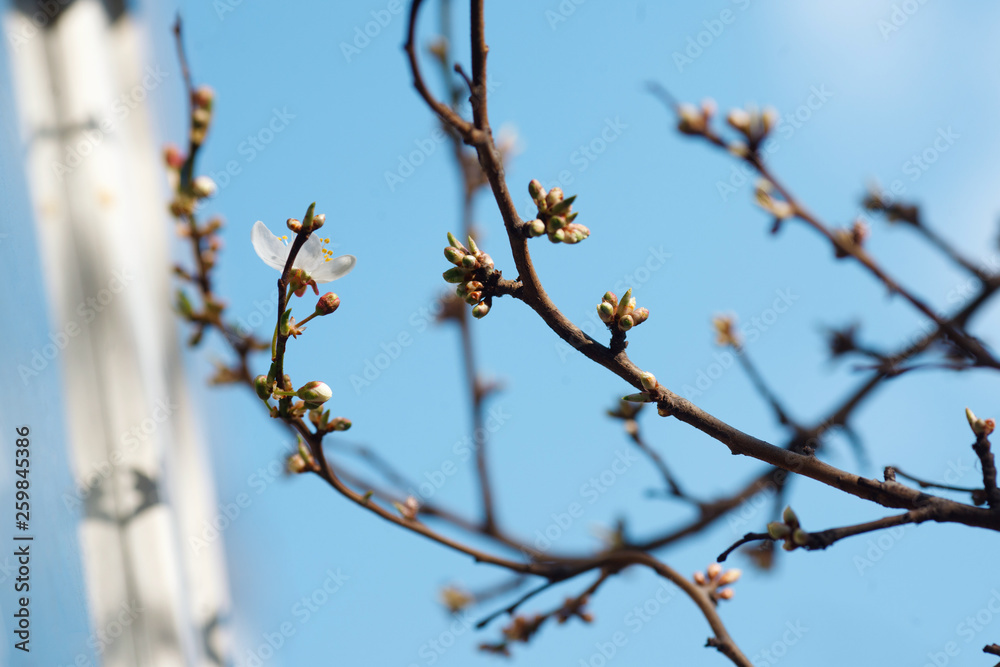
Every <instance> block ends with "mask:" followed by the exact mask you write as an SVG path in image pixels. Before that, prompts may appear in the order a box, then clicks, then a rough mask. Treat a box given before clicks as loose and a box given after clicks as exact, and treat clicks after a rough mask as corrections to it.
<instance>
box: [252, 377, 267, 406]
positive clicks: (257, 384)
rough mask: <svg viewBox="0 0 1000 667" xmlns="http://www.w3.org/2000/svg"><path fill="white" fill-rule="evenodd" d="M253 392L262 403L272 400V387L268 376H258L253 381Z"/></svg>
mask: <svg viewBox="0 0 1000 667" xmlns="http://www.w3.org/2000/svg"><path fill="white" fill-rule="evenodd" d="M253 390H254V391H255V392H257V396H258V397H259V398H260V399H261V400H262V401H266V400H267V399H269V398H271V387H270V383H269V382H268V381H267V376H266V375H258V376H257V377H255V378H254V379H253Z"/></svg>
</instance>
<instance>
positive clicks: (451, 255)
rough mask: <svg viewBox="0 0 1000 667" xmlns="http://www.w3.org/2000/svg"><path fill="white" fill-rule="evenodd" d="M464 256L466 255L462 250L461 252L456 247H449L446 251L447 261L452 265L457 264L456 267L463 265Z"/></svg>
mask: <svg viewBox="0 0 1000 667" xmlns="http://www.w3.org/2000/svg"><path fill="white" fill-rule="evenodd" d="M464 256H465V253H463V252H462V251H461V250H459V249H458V248H456V247H454V246H448V247H447V248H445V249H444V257H445V259H447V260H448V261H449V262H451V263H452V264H455V265H456V266H457V265H459V264H461V263H462V257H464Z"/></svg>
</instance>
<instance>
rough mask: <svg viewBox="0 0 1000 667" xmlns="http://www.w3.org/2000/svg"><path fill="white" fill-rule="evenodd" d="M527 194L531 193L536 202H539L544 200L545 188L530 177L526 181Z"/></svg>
mask: <svg viewBox="0 0 1000 667" xmlns="http://www.w3.org/2000/svg"><path fill="white" fill-rule="evenodd" d="M528 194H529V195H531V198H532V199H533V200H534V202H535V203H536V204H540V203H541V202H543V201H544V200H545V188H543V187H542V184H541V183H539V182H538V181H537V180H536V179H532V180H531V182H530V183H528Z"/></svg>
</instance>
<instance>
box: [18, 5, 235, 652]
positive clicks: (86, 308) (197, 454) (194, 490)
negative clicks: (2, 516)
mask: <svg viewBox="0 0 1000 667" xmlns="http://www.w3.org/2000/svg"><path fill="white" fill-rule="evenodd" d="M3 23H4V30H5V34H6V35H7V36H8V44H7V45H8V52H7V55H8V61H7V62H8V63H9V67H10V77H11V81H10V83H11V88H10V89H9V92H12V93H13V95H12V97H13V100H11V101H16V104H14V105H13V106H12V107H5V109H4V115H5V116H7V117H8V120H7V126H8V128H10V127H12V126H14V125H15V122H14V118H16V119H17V120H16V126H17V129H18V135H17V137H16V138H15V137H8V139H9V140H10V139H13V141H11V142H10V143H7V144H6V145H7V147H8V152H9V153H8V154H10V155H17V154H18V153H20V154H21V155H22V156H23V160H24V162H23V164H24V179H25V181H26V185H27V190H28V193H29V194H30V207H31V216H30V218H28V219H31V220H34V221H35V225H34V229H35V231H36V235H35V243H36V244H37V245H36V246H35V247H36V249H37V253H38V258H37V261H38V268H39V271H38V272H37V274H36V277H35V278H33V279H30V280H37V281H38V283H39V287H41V288H42V289H43V290H44V291H43V293H42V294H43V299H42V303H44V304H45V310H46V311H47V315H48V322H49V327H50V331H51V332H53V335H51V336H49V337H48V340H47V341H45V343H44V344H43V345H42V346H41V347H40V348H38V351H39V352H40V355H39V356H37V357H34V355H32V356H33V358H31V359H21V360H19V361H18V364H17V368H18V376H19V377H17V378H12V379H10V380H8V381H9V382H11V383H12V384H13V385H20V384H21V383H23V384H25V385H27V384H30V383H32V382H37V381H38V377H39V375H40V374H41V373H42V372H45V371H47V370H49V371H51V372H53V373H56V374H58V377H59V378H60V381H59V382H60V386H61V391H60V392H59V393H60V394H61V397H62V400H63V401H64V406H63V407H64V413H63V414H62V415H60V414H58V412H56V411H53V412H54V414H51V415H49V419H52V420H53V422H54V423H61V424H64V425H65V428H64V431H63V433H64V438H65V439H64V440H63V442H64V443H65V448H66V449H65V454H66V458H65V465H66V467H67V469H68V473H69V476H70V485H69V486H68V487H67V486H66V485H65V484H64V485H63V488H61V489H58V490H59V491H60V493H59V494H58V497H59V499H60V500H61V502H60V503H59V504H60V505H63V507H61V508H59V509H57V510H55V511H56V512H61V513H65V512H67V511H68V512H69V513H70V515H71V516H73V517H75V518H76V519H77V523H76V525H75V526H73V524H72V523H69V525H70V526H71V527H72V530H73V531H74V533H75V535H76V540H71V539H68V536H67V538H66V539H67V542H68V543H73V542H77V543H78V546H79V565H77V564H76V563H73V562H72V559H73V556H74V555H76V554H74V553H73V552H69V553H64V554H61V555H60V558H61V559H64V564H65V565H68V566H71V567H72V566H79V567H81V568H82V574H83V581H82V582H80V583H78V584H77V586H76V588H77V590H78V591H79V589H80V588H83V589H85V591H86V608H87V611H88V617H89V624H90V627H91V638H92V639H93V640H94V641H89V642H86V643H85V644H84V645H82V646H79V647H77V648H76V650H77V651H80V652H79V653H76V656H77V657H79V656H83V657H85V658H86V659H87V660H96V661H97V662H98V663H99V664H103V665H111V666H116V665H120V666H122V667H125V666H133V665H134V666H144V665H181V664H183V665H221V664H224V662H223V652H224V651H226V650H227V647H226V645H225V643H224V641H223V640H222V635H223V632H222V628H221V626H222V624H223V623H224V621H225V617H226V615H227V614H228V610H229V602H228V593H227V579H226V575H225V567H224V563H223V558H222V551H221V549H220V546H219V544H218V543H213V544H206V545H205V546H204V547H203V548H200V549H197V550H192V549H191V548H189V547H188V545H187V544H186V543H185V541H184V539H183V537H184V536H185V535H190V534H193V533H194V532H195V531H196V529H197V526H199V525H200V524H201V522H203V521H204V520H206V519H207V518H210V512H211V510H213V509H214V505H215V492H214V486H213V482H212V474H211V467H210V465H209V462H208V456H207V454H206V452H205V441H204V439H203V438H202V437H201V436H200V435H199V428H198V427H197V425H196V420H195V418H194V413H193V412H192V409H191V407H192V406H191V405H190V401H189V399H188V398H187V392H185V391H184V383H185V379H184V373H183V371H182V366H181V361H180V353H181V351H180V349H181V348H180V345H179V342H178V339H177V336H176V334H175V331H176V327H175V325H174V321H173V314H172V312H171V311H170V309H169V308H164V304H166V303H169V294H170V274H169V272H168V271H165V270H164V269H165V267H168V266H169V263H170V253H169V247H170V243H169V241H170V230H169V228H168V227H167V226H166V225H165V224H164V220H165V218H164V214H163V199H164V186H163V172H162V169H161V168H160V147H159V146H158V145H157V140H156V139H155V136H154V132H153V126H152V118H151V114H150V112H149V99H150V97H151V96H153V95H155V91H156V89H157V88H158V87H159V85H160V84H161V83H162V82H163V80H164V79H165V78H166V77H168V76H175V73H174V72H172V71H167V70H164V69H163V68H162V67H160V66H159V65H156V66H153V65H151V64H150V62H149V53H148V51H147V49H146V48H145V45H144V44H143V38H142V32H141V31H140V30H138V29H137V26H136V21H135V18H134V17H133V16H132V14H131V12H130V10H129V9H128V8H127V7H126V6H125V5H124V4H123V3H121V2H110V1H109V2H100V1H98V0H77V1H74V2H56V1H53V2H38V3H35V2H28V1H23V2H17V3H15V4H14V6H11V7H8V8H7V11H6V12H5V14H4V18H3ZM8 100H10V98H9V97H8ZM39 279H40V280H39ZM24 282H25V278H24V276H23V275H22V276H18V277H12V280H11V281H10V282H8V283H7V285H20V284H22V283H24ZM15 289H17V288H15ZM26 328H27V327H23V328H22V327H18V330H15V331H11V332H10V333H11V334H12V336H13V337H18V336H20V335H23V334H22V331H24V329H26ZM50 365H51V366H52V368H51V369H49V368H47V367H48V366H50ZM32 412H34V411H27V412H22V413H21V416H17V413H16V412H12V413H10V414H9V416H8V418H9V419H14V420H21V421H26V422H27V423H28V424H29V425H30V426H32V427H34V428H39V427H40V426H41V424H38V423H37V420H36V419H30V418H26V417H25V416H24V415H26V414H27V415H31V414H32ZM36 414H37V413H36ZM58 442H59V440H57V439H53V440H52V441H51V442H50V443H47V444H46V443H43V442H42V439H41V438H39V442H38V444H36V445H35V447H37V448H39V449H41V448H43V447H44V448H49V447H51V446H53V445H56V444H57V443H58ZM53 449H54V447H53ZM53 453H55V452H54V451H53ZM32 473H33V482H34V484H35V487H34V488H35V489H37V490H36V491H35V498H36V502H39V501H40V500H41V497H42V495H43V494H48V493H52V492H54V491H56V490H57V489H56V488H53V481H54V479H55V478H54V477H50V476H49V473H48V472H47V471H46V468H45V467H44V466H42V465H40V462H36V467H35V468H34V469H33V470H32ZM36 507H38V506H37V505H36ZM44 515H45V512H44V511H40V508H39V510H36V514H35V516H36V517H42V516H44ZM42 520H43V521H44V519H42ZM36 530H37V529H36ZM35 548H36V549H37V551H38V552H46V551H48V552H50V553H49V554H48V555H49V557H54V556H55V554H54V553H51V550H52V549H53V545H51V544H50V543H49V540H46V539H44V538H43V537H42V536H39V540H38V541H37V542H36V543H35ZM42 567H43V566H41V565H37V566H36V568H38V569H36V582H37V584H36V589H35V590H36V591H37V592H36V593H35V594H36V595H45V592H46V591H45V588H46V584H45V583H44V582H46V580H47V578H48V575H47V574H46V573H45V572H44V571H42ZM81 584H82V585H81ZM48 593H49V594H55V591H49V592H48ZM50 622H51V621H49V623H50ZM36 624H37V625H36V627H35V634H34V642H33V643H32V648H33V653H32V655H31V659H32V660H37V662H31V664H38V665H42V664H47V665H50V664H56V658H55V656H57V655H58V656H59V657H58V658H57V659H58V660H59V661H60V662H59V664H62V662H64V661H66V660H67V657H66V656H65V655H64V650H65V648H66V647H67V646H68V645H70V643H71V641H70V642H67V641H66V640H67V639H69V640H71V639H72V638H71V637H66V636H63V635H62V632H61V631H60V630H59V628H58V627H57V626H52V625H49V624H48V623H47V622H46V620H45V615H44V613H39V614H38V615H37V616H36ZM43 626H44V627H43ZM18 659H19V656H17V654H16V653H15V654H14V660H13V661H12V664H28V663H27V662H18ZM73 664H76V663H73ZM80 664H92V663H83V662H81V663H80Z"/></svg>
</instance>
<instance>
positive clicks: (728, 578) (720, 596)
mask: <svg viewBox="0 0 1000 667" xmlns="http://www.w3.org/2000/svg"><path fill="white" fill-rule="evenodd" d="M742 574H743V572H742V571H741V570H737V569H733V570H725V571H723V569H722V566H721V565H719V564H718V563H712V564H711V565H709V566H708V568H707V569H706V571H705V572H695V573H694V577H693V579H694V583H696V584H698V585H699V586H701V587H702V588H704V589H706V590H707V591H708V596H709V597H710V598H711V599H712V602H716V603H717V602H718V601H719V600H731V599H732V598H733V595H734V594H735V592H734V591H733V589H731V588H723V586H728V585H729V584H732V583H736V581H737V580H738V579H739V578H740V575H742Z"/></svg>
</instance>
